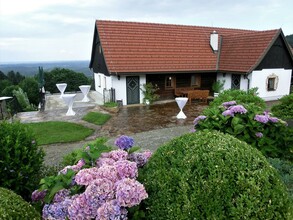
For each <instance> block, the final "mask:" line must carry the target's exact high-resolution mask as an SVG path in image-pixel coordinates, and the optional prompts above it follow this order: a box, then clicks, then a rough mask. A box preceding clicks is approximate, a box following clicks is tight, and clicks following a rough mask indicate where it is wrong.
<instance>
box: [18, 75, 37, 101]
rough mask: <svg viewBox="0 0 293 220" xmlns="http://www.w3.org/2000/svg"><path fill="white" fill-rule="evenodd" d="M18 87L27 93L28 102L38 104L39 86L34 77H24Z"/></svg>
mask: <svg viewBox="0 0 293 220" xmlns="http://www.w3.org/2000/svg"><path fill="white" fill-rule="evenodd" d="M19 86H20V88H22V90H23V91H24V92H25V93H26V94H27V97H28V99H29V101H30V103H32V104H34V105H35V106H38V104H39V86H38V81H37V80H36V79H35V78H34V77H26V78H25V79H24V80H22V81H21V82H20V84H19Z"/></svg>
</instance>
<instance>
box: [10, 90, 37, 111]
mask: <svg viewBox="0 0 293 220" xmlns="http://www.w3.org/2000/svg"><path fill="white" fill-rule="evenodd" d="M13 95H14V96H15V97H16V98H17V101H18V103H19V104H20V106H21V108H22V110H23V111H33V110H36V106H34V105H32V104H30V101H29V99H28V97H27V94H26V93H25V92H24V91H23V90H22V89H21V88H18V90H13Z"/></svg>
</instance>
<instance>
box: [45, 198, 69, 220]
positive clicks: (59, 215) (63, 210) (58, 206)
mask: <svg viewBox="0 0 293 220" xmlns="http://www.w3.org/2000/svg"><path fill="white" fill-rule="evenodd" d="M71 203H72V200H71V199H69V198H66V199H65V200H64V201H62V202H57V203H52V204H45V205H44V207H43V211H42V217H43V219H66V217H68V207H69V206H70V205H71Z"/></svg>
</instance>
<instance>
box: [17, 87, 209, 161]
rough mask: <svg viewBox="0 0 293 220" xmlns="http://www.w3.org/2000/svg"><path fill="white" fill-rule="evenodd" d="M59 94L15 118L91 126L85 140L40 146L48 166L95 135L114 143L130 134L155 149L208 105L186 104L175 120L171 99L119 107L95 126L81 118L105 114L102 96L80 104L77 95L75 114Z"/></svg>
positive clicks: (184, 130) (93, 95)
mask: <svg viewBox="0 0 293 220" xmlns="http://www.w3.org/2000/svg"><path fill="white" fill-rule="evenodd" d="M59 96H60V95H59V94H57V95H50V96H47V97H46V108H45V111H44V112H39V111H35V112H22V113H18V114H17V116H16V117H15V119H17V120H20V121H21V122H22V123H30V122H40V121H69V122H75V123H79V124H82V125H84V126H87V127H90V128H92V129H94V130H95V132H94V133H93V134H92V135H91V136H89V137H88V138H87V139H86V140H84V141H80V142H75V143H66V144H52V145H46V146H43V147H44V149H45V151H46V158H45V161H46V164H49V165H54V164H57V163H59V162H60V161H61V159H62V157H63V156H64V155H66V154H67V153H69V152H70V151H72V150H73V149H77V148H81V147H83V146H84V145H85V144H86V143H88V142H89V141H91V140H95V139H96V138H97V137H108V138H109V141H108V144H110V145H114V140H115V139H116V138H117V137H118V136H120V135H123V134H124V135H129V136H131V137H133V138H134V140H135V144H136V146H140V147H141V148H142V149H149V150H152V151H154V150H155V149H157V147H159V146H160V145H162V144H164V143H166V142H167V141H169V140H171V139H172V138H174V137H177V136H180V135H182V134H184V133H187V132H189V131H190V129H191V128H192V122H193V120H194V118H195V117H197V116H198V115H199V114H200V113H201V112H202V110H203V109H204V108H206V107H207V104H202V103H192V104H187V105H186V106H185V107H184V109H183V111H184V113H185V114H186V116H187V119H177V118H176V115H177V114H178V113H179V108H178V106H177V103H176V102H175V101H174V100H170V101H166V102H163V103H162V102H161V103H160V104H154V105H150V106H146V105H134V106H122V107H120V108H119V112H117V113H110V114H111V115H112V117H111V119H110V120H109V121H108V122H107V123H106V124H105V125H103V126H97V125H93V124H91V123H87V122H85V121H83V120H82V119H81V118H82V117H83V116H84V115H85V114H87V113H88V112H90V111H98V112H103V113H107V111H106V110H105V109H104V108H102V107H101V105H102V103H103V101H102V97H101V96H99V95H98V94H97V93H95V92H92V93H90V95H89V97H90V102H88V103H83V102H80V101H79V100H81V99H82V96H81V94H77V96H76V99H75V100H76V101H75V102H74V104H73V110H74V111H75V112H76V115H75V116H66V112H67V107H66V105H65V104H64V103H63V101H62V99H61V98H60V97H59Z"/></svg>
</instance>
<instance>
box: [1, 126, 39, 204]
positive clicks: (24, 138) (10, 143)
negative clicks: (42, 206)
mask: <svg viewBox="0 0 293 220" xmlns="http://www.w3.org/2000/svg"><path fill="white" fill-rule="evenodd" d="M0 146H1V154H0V170H1V172H0V186H2V187H4V188H8V189H11V190H13V191H14V192H16V193H17V194H19V195H21V196H22V197H23V198H25V199H28V198H29V197H30V194H31V192H32V191H33V190H34V189H35V188H36V186H37V184H38V181H39V180H38V179H37V178H36V177H37V176H38V175H39V171H40V168H41V166H42V163H43V159H44V151H43V150H42V149H40V148H39V147H38V146H37V144H36V142H35V141H34V137H33V136H32V132H31V130H30V129H29V128H28V127H27V126H26V125H25V124H21V123H19V122H14V123H9V122H6V121H3V122H0Z"/></svg>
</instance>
